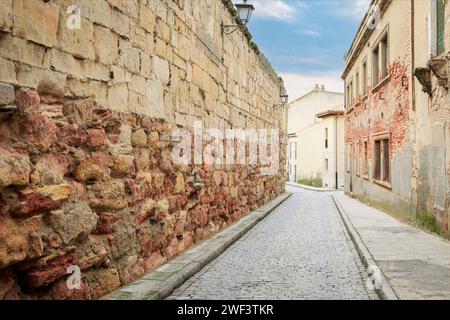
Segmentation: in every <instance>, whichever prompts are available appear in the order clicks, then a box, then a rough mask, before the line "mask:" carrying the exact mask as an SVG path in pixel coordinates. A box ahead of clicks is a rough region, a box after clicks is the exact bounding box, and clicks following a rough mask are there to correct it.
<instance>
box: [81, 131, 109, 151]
mask: <svg viewBox="0 0 450 320" xmlns="http://www.w3.org/2000/svg"><path fill="white" fill-rule="evenodd" d="M105 140H106V135H105V130H104V129H88V130H87V141H86V144H87V146H88V147H90V148H97V147H100V146H102V145H104V144H105Z"/></svg>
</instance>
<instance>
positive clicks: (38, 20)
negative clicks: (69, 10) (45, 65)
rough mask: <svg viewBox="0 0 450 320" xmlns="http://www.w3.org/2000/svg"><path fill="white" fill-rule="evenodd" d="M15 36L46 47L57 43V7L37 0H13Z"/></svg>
mask: <svg viewBox="0 0 450 320" xmlns="http://www.w3.org/2000/svg"><path fill="white" fill-rule="evenodd" d="M13 11H14V30H13V33H14V35H15V36H17V37H19V38H23V39H27V40H31V41H34V42H37V43H40V44H43V45H45V46H47V47H53V46H54V45H56V43H57V37H56V35H57V32H58V23H59V9H58V7H57V6H56V5H54V4H51V3H45V2H42V1H39V0H15V1H13Z"/></svg>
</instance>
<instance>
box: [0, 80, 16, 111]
mask: <svg viewBox="0 0 450 320" xmlns="http://www.w3.org/2000/svg"><path fill="white" fill-rule="evenodd" d="M14 100H15V94H14V87H13V86H12V85H10V84H7V83H1V82H0V106H1V105H7V104H13V103H14Z"/></svg>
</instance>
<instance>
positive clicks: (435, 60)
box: [342, 0, 450, 233]
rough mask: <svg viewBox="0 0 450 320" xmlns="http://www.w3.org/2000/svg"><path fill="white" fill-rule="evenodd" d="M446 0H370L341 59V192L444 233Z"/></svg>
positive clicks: (449, 103)
mask: <svg viewBox="0 0 450 320" xmlns="http://www.w3.org/2000/svg"><path fill="white" fill-rule="evenodd" d="M449 3H450V2H449V1H448V0H429V1H423V0H412V1H391V0H373V1H372V4H371V8H370V10H369V11H368V13H367V14H366V16H365V17H364V19H363V22H362V23H361V26H360V28H359V30H358V32H357V34H356V36H355V39H354V40H353V43H352V45H351V47H350V50H349V52H348V53H347V55H346V57H345V70H344V73H343V75H342V78H343V79H344V81H345V86H346V90H345V95H346V96H345V106H346V111H345V113H346V115H345V117H346V123H345V143H346V150H347V151H346V181H345V182H346V183H345V185H346V187H345V190H346V192H349V193H352V194H353V195H355V196H357V197H359V198H361V199H364V201H365V202H370V203H371V204H372V205H374V206H378V207H381V208H382V209H384V210H386V211H390V212H393V213H395V214H396V215H403V216H405V217H406V218H407V219H409V218H411V217H414V216H417V215H420V216H422V217H424V216H425V217H427V216H432V217H434V218H435V220H436V221H437V224H438V225H439V226H440V227H441V229H442V230H443V231H444V232H447V233H449V224H450V216H449V205H450V156H449V155H450V95H449V87H450V81H449V79H448V77H449V73H450V70H449V66H450V63H449V62H450V61H449V58H450V24H449V23H448V22H447V23H446V21H450V4H449Z"/></svg>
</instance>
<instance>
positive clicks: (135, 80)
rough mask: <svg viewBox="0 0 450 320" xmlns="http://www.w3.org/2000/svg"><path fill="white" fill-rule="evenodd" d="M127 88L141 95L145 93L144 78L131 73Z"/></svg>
mask: <svg viewBox="0 0 450 320" xmlns="http://www.w3.org/2000/svg"><path fill="white" fill-rule="evenodd" d="M129 88H130V90H131V91H134V92H136V93H139V94H141V95H145V91H146V81H145V78H144V77H142V76H140V75H137V74H133V75H132V77H131V83H130V85H129Z"/></svg>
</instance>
